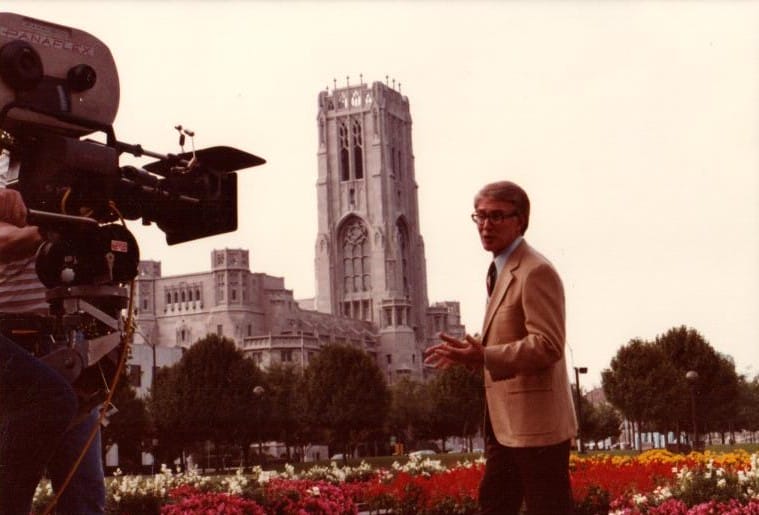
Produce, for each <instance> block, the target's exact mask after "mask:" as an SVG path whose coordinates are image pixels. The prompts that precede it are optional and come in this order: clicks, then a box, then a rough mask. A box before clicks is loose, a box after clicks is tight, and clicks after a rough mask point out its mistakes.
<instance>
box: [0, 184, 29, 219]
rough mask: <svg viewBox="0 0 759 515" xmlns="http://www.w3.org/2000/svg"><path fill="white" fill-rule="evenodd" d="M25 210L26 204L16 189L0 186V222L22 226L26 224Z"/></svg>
mask: <svg viewBox="0 0 759 515" xmlns="http://www.w3.org/2000/svg"><path fill="white" fill-rule="evenodd" d="M26 212H27V210H26V204H24V200H23V199H22V198H21V194H20V193H19V192H18V191H16V190H10V189H8V188H0V222H6V223H9V224H12V225H15V226H16V227H23V226H25V225H26Z"/></svg>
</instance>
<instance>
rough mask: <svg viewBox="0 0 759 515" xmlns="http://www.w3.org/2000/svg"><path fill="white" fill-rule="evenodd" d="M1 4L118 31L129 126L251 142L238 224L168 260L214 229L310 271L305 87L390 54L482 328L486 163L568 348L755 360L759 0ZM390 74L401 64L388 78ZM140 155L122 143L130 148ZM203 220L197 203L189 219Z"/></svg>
mask: <svg viewBox="0 0 759 515" xmlns="http://www.w3.org/2000/svg"><path fill="white" fill-rule="evenodd" d="M2 10H4V11H8V12H15V13H18V14H24V15H28V16H33V17H36V18H40V19H43V20H46V21H51V22H55V23H58V24H61V25H67V26H71V27H74V28H77V29H81V30H84V31H87V32H89V33H91V34H92V35H94V36H96V37H98V38H99V39H100V40H101V41H103V42H104V43H105V44H106V45H107V46H108V47H109V48H110V50H111V52H112V53H113V56H114V58H115V60H116V65H117V67H118V72H119V77H120V83H121V104H120V108H119V113H118V115H117V117H116V121H115V124H114V126H115V130H116V135H117V137H118V138H119V139H120V140H121V141H125V142H129V143H141V144H142V145H143V146H144V147H145V148H148V149H150V150H154V151H156V152H161V153H167V152H177V151H179V147H178V144H177V136H176V132H175V131H174V130H173V127H174V126H175V125H177V124H182V125H184V126H185V127H189V128H190V129H192V130H194V131H195V132H196V138H195V146H196V147H197V148H202V147H208V146H213V145H221V144H224V145H231V146H235V147H238V148H241V149H243V150H246V151H248V152H251V153H254V154H257V155H260V156H261V157H264V158H265V159H266V160H267V161H268V163H267V164H266V165H264V166H261V167H258V168H254V169H251V170H249V171H244V172H242V173H241V174H240V177H239V181H240V190H241V195H240V199H239V200H240V225H239V229H238V230H237V231H236V232H234V233H230V234H226V235H221V236H216V237H213V238H207V239H203V240H199V241H196V242H191V243H186V244H181V245H177V246H173V247H168V246H167V245H166V244H165V243H163V236H162V233H160V231H158V229H156V228H149V229H143V228H141V227H140V226H139V224H137V223H132V224H131V226H130V227H131V228H132V229H133V230H134V231H135V233H136V235H137V237H138V239H139V241H140V244H141V250H142V252H141V254H142V257H143V259H155V260H160V261H161V262H162V263H163V272H164V274H166V275H173V274H179V273H186V272H194V271H206V270H209V269H210V252H211V250H212V249H214V248H224V247H228V248H246V249H249V250H250V255H251V268H252V270H253V271H255V272H263V273H267V274H270V275H275V276H282V277H284V278H285V284H286V287H288V288H291V289H293V290H294V294H295V297H296V298H306V297H311V296H313V294H314V243H315V239H316V228H317V225H316V191H315V182H316V176H317V162H316V150H317V145H316V141H317V140H316V138H317V127H316V114H317V101H316V100H317V95H318V93H319V91H320V90H323V89H324V88H325V87H329V88H330V89H331V88H332V85H333V79H336V80H337V83H338V85H339V86H343V85H345V83H346V76H349V77H350V79H349V81H350V83H351V84H356V83H358V82H359V80H360V79H359V76H360V75H362V76H363V81H364V82H366V83H371V82H373V81H385V80H386V79H385V77H386V76H388V77H389V80H390V82H391V85H392V82H393V81H395V82H396V88H398V87H400V89H401V91H402V93H403V94H404V95H407V96H408V98H409V101H410V105H411V114H412V117H413V145H414V155H415V167H416V180H417V184H418V186H419V211H420V225H421V231H422V235H423V236H424V240H425V245H426V259H427V280H428V296H429V299H430V301H431V302H435V301H443V300H458V301H460V302H461V310H462V316H463V322H464V323H465V324H466V326H467V329H468V331H469V332H470V333H475V332H478V331H479V328H480V324H481V321H482V314H483V308H484V294H483V277H484V273H485V270H486V269H487V265H488V262H489V259H490V258H489V256H488V255H487V254H486V253H485V252H484V251H483V250H482V249H481V247H480V245H479V240H478V238H477V233H476V230H475V226H474V224H473V223H472V222H471V221H470V219H469V214H470V213H471V211H472V197H473V195H474V193H475V192H476V191H477V189H478V188H479V187H480V186H482V185H483V184H485V183H487V182H491V181H494V180H500V179H510V180H513V181H515V182H517V183H519V184H521V185H522V186H523V187H524V188H525V189H526V191H527V192H528V194H529V195H530V197H531V200H532V217H531V222H530V228H529V230H528V232H527V234H526V238H527V240H528V241H529V242H530V243H531V244H532V245H533V246H535V247H536V248H538V249H539V250H540V251H541V252H542V253H543V254H545V255H546V256H547V257H548V258H549V259H551V260H552V261H553V263H554V264H555V265H556V268H557V269H558V270H559V273H560V274H561V276H562V277H563V280H564V284H565V288H566V297H567V336H568V345H569V353H568V354H569V366H570V367H572V366H587V367H588V368H589V369H590V370H589V374H588V376H586V377H584V378H583V379H582V384H583V387H590V386H593V385H600V373H601V370H602V369H604V368H607V367H608V366H609V362H610V360H611V358H612V357H613V356H614V355H615V353H616V352H617V350H618V349H619V347H620V346H622V345H624V344H626V343H627V342H628V341H629V340H630V339H632V338H643V339H654V338H655V337H656V336H657V335H659V334H662V333H664V332H666V331H667V330H668V329H670V328H672V327H676V326H680V325H686V326H688V327H692V328H694V329H696V330H698V331H699V332H700V333H701V334H702V335H703V336H704V337H705V338H706V339H707V341H709V342H710V343H711V345H712V346H713V347H714V348H715V349H716V350H717V351H719V352H721V353H724V354H727V355H730V356H732V357H733V358H734V360H735V363H736V368H737V370H738V372H739V373H745V374H748V375H749V376H754V375H756V374H759V352H758V351H759V318H758V315H759V123H758V122H759V30H757V26H759V3H757V2H727V1H725V2H716V1H715V2H705V1H702V2H606V3H602V2H595V1H593V2H591V1H588V2H465V1H463V0H461V1H451V2H438V1H423V2H416V3H402V2H381V1H363V2H360V1H348V0H345V1H341V2H334V3H328V2H316V1H313V2H282V3H274V2H263V1H261V2H259V1H242V2H224V1H217V2H213V1H210V0H207V1H200V0H199V1H194V2H188V1H174V2H155V1H152V2H149V1H132V2H118V1H107V0H105V1H100V2H96V1H90V2H66V1H47V2H43V1H34V0H23V1H17V0H4V1H3V3H2ZM398 84H400V86H398ZM129 162H131V161H129V160H126V159H125V160H124V161H123V162H122V164H127V163H129ZM188 223H192V221H188Z"/></svg>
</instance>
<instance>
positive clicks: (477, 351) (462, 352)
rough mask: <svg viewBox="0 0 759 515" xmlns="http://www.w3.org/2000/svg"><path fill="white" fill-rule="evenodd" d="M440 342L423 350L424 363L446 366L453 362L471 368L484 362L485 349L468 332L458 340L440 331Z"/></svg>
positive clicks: (480, 365) (474, 368)
mask: <svg viewBox="0 0 759 515" xmlns="http://www.w3.org/2000/svg"><path fill="white" fill-rule="evenodd" d="M440 339H441V340H443V341H442V343H438V344H437V345H433V346H432V347H429V348H428V349H427V350H426V351H425V352H424V354H425V358H424V364H425V365H429V366H432V367H435V368H448V367H450V366H451V365H454V364H460V365H464V366H466V367H467V368H470V369H472V370H477V369H479V368H481V367H482V366H483V365H484V363H485V350H484V349H483V347H482V343H481V342H480V340H478V339H477V338H475V337H473V336H469V335H468V334H467V335H466V336H464V339H462V340H459V339H458V338H454V337H453V336H449V335H447V334H445V333H440Z"/></svg>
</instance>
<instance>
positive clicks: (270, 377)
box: [265, 364, 309, 459]
mask: <svg viewBox="0 0 759 515" xmlns="http://www.w3.org/2000/svg"><path fill="white" fill-rule="evenodd" d="M301 382H302V375H301V373H300V370H299V369H298V368H297V367H295V366H292V365H281V364H276V365H273V366H272V367H270V368H269V369H268V370H267V371H266V383H267V384H268V388H269V390H268V391H267V392H266V393H265V395H266V397H267V398H268V400H269V402H268V406H269V408H270V412H269V414H268V416H267V420H268V421H269V423H268V426H269V427H268V429H269V431H268V432H267V434H268V435H269V436H270V437H271V438H273V439H275V440H277V441H280V442H284V443H285V446H286V447H287V457H288V459H290V458H291V455H292V453H291V448H292V447H295V446H299V445H300V444H304V443H306V440H307V439H308V435H309V433H308V431H307V428H306V427H305V420H304V416H303V407H304V405H305V402H304V400H303V393H302V392H303V391H302V389H301V388H300V385H301Z"/></svg>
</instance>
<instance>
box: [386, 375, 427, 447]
mask: <svg viewBox="0 0 759 515" xmlns="http://www.w3.org/2000/svg"><path fill="white" fill-rule="evenodd" d="M390 392H391V399H392V400H391V403H390V413H389V415H388V430H389V431H390V434H392V435H393V436H395V437H396V438H397V439H398V441H399V442H401V443H403V444H404V445H405V446H407V447H408V446H409V445H412V446H413V444H414V442H415V441H416V440H417V439H420V438H429V437H430V420H431V416H432V408H433V407H432V404H431V399H430V393H429V388H428V386H427V384H426V383H421V382H419V381H414V380H413V379H410V378H406V377H404V378H403V379H401V380H399V381H397V382H396V383H395V384H393V385H392V386H391V388H390Z"/></svg>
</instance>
